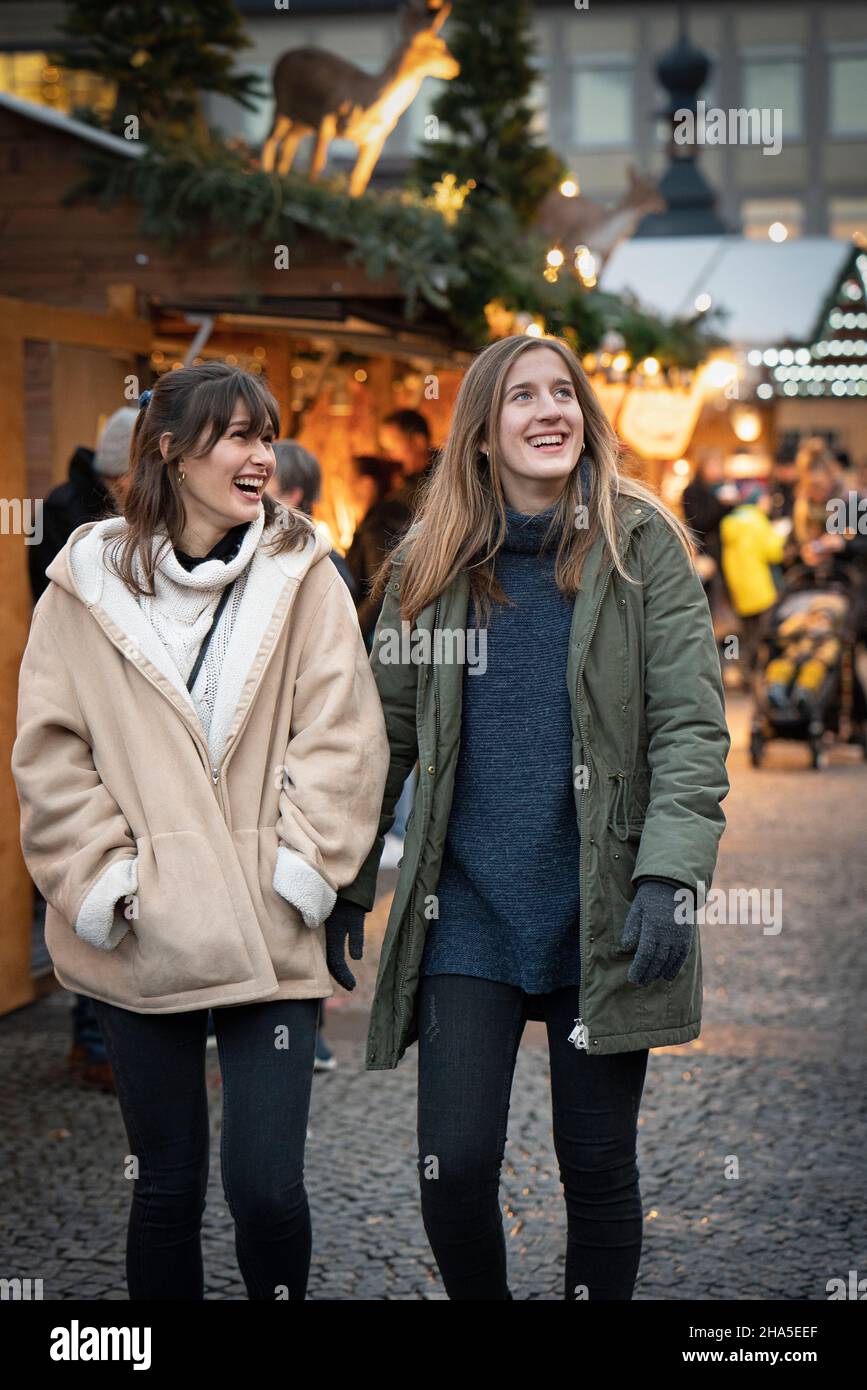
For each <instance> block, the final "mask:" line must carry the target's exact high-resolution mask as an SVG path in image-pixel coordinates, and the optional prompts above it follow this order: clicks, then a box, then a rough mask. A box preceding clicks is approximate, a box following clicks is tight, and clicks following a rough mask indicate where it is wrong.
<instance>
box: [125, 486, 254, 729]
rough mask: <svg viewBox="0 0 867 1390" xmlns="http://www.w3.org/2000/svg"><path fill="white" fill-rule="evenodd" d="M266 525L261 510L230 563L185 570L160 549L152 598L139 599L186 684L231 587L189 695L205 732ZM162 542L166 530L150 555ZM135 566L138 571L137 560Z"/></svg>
mask: <svg viewBox="0 0 867 1390" xmlns="http://www.w3.org/2000/svg"><path fill="white" fill-rule="evenodd" d="M264 524H265V509H264V507H260V509H259V512H258V514H257V516H256V518H255V520H253V521H251V523H250V525H249V527H248V529H247V531H246V533H245V535H244V538H243V540H242V542H241V546H240V548H239V550H238V553H237V555H236V556H235V557H234V559H232V560H229V561H226V560H221V559H219V558H214V559H213V560H206V561H203V563H202V564H200V565H196V566H195V568H194V569H192V570H186V569H184V567H183V565H182V564H181V563H180V561H179V560H178V557H177V556H176V554H175V552H174V549H173V548H172V547H171V546H164V549H163V553H162V555H161V556H160V558H159V560H158V561H157V564H156V568H155V569H154V577H153V588H154V592H153V594H147V593H142V594H139V595H138V604H139V607H140V608H141V609H142V612H143V613H144V615H145V617H146V618H147V619H148V622H149V623H150V624H151V627H152V628H153V629H154V631H155V632H156V634H157V636H158V637H159V639H160V641H161V642H162V644H163V646H164V647H165V649H166V651H167V653H168V655H169V656H170V658H171V660H172V662H173V663H174V666H175V668H176V670H177V671H178V673H179V675H180V676H181V678H182V679H183V681H184V682H186V681H187V679H188V677H189V675H190V672H191V670H192V668H193V663H194V661H195V659H196V653H197V652H198V650H199V648H200V646H201V645H202V642H203V641H204V638H205V636H206V635H207V633H208V630H209V628H210V626H211V621H212V618H213V616H214V613H215V611H216V608H217V604H218V603H219V601H220V597H221V595H222V593H223V591H224V589H225V588H226V586H227V585H228V584H232V583H233V582H234V589H233V591H232V594H231V597H230V600H229V603H228V606H227V608H226V610H225V612H224V613H223V614H222V616H221V619H220V623H219V626H218V627H217V629H216V631H215V632H214V634H213V637H212V639H211V642H210V645H209V646H208V648H207V653H206V656H205V659H204V663H203V665H202V668H201V670H200V672H199V676H198V678H197V680H196V684H195V686H194V687H193V691H192V697H193V703H194V704H195V706H196V709H197V711H198V714H199V719H200V721H201V723H202V726H203V728H204V729H205V732H206V733H207V732H208V730H209V728H210V722H211V715H212V713H213V709H214V702H215V700H216V696H217V688H218V685H219V680H220V670H221V667H222V662H223V658H224V656H225V653H226V650H227V648H228V644H229V640H230V638H231V635H232V630H233V628H234V624H235V618H236V617H237V614H238V610H239V608H240V605H241V599H242V597H243V594H244V589H245V587H246V582H247V574H248V571H249V567H250V563H251V561H252V559H253V557H254V555H255V553H256V547H257V546H258V544H259V540H260V537H261V535H262V531H263V528H264ZM164 537H165V532H164V531H163V532H160V533H157V534H156V535H155V536H154V537H153V542H152V545H153V551H152V553H153V554H155V555H156V554H157V552H158V548H159V546H160V544H161V542H162V541H163V538H164ZM136 566H137V568H138V562H137V561H136Z"/></svg>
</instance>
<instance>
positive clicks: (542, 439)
mask: <svg viewBox="0 0 867 1390" xmlns="http://www.w3.org/2000/svg"><path fill="white" fill-rule="evenodd" d="M568 438H569V435H568V433H566V432H565V431H563V430H550V431H549V432H548V433H547V434H531V435H528V436H527V443H528V444H529V445H530V446H531V447H532V448H533V449H538V450H540V451H541V452H544V451H545V450H546V449H548V450H551V451H552V452H553V450H555V449H562V447H563V445H564V444H565V443H566V440H567V439H568Z"/></svg>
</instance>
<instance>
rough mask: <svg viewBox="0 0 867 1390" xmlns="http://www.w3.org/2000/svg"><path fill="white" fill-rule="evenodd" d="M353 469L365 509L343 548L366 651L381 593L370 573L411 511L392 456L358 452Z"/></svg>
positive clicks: (371, 635) (381, 558)
mask: <svg viewBox="0 0 867 1390" xmlns="http://www.w3.org/2000/svg"><path fill="white" fill-rule="evenodd" d="M355 471H356V488H357V490H358V492H359V493H361V494H362V495H363V496H364V498H365V502H366V510H365V512H364V515H363V516H362V518H361V521H360V522H359V523H358V526H357V527H356V530H355V535H354V536H353V537H352V544H351V545H350V547H349V549H348V550H347V552H346V563H347V565H348V567H349V571H350V573H351V575H352V578H353V580H354V582H355V586H356V599H355V606H356V608H357V610H358V621H359V623H360V624H361V635H362V637H363V638H364V644H365V646H366V647H367V650H368V651H370V647H371V642H372V640H373V630H374V628H375V627H376V620H377V618H378V617H379V610H380V609H381V607H382V594H381V593H380V594H374V593H372V592H371V588H372V580H373V576H374V575H375V574H376V572H377V570H378V569H379V567H380V565H381V564H382V562H383V560H384V559H385V556H386V553H387V552H388V551H389V550H390V549H391V547H392V546H393V545H394V544H395V543H396V542H397V541H398V540H399V539H400V537H401V536H402V535H403V534H404V532H405V531H406V529H407V527H408V526H409V524H410V520H411V512H410V509H409V507H408V506H407V505H406V503H405V502H404V501H402V500H401V497H400V496H399V495H398V488H397V487H396V486H395V483H396V481H397V480H398V479H399V478H400V468H399V466H398V464H396V463H395V462H394V461H393V460H392V459H383V458H379V457H378V456H377V455H373V454H360V455H359V456H358V457H357V458H356V459H355Z"/></svg>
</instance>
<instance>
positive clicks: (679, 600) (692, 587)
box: [339, 496, 730, 1070]
mask: <svg viewBox="0 0 867 1390" xmlns="http://www.w3.org/2000/svg"><path fill="white" fill-rule="evenodd" d="M616 505H617V507H618V512H619V516H620V519H621V526H622V528H623V534H624V541H625V546H624V551H623V554H624V560H625V567H626V570H627V573H628V574H630V575H631V576H632V577H633V578H634V579H637V580H639V581H641V582H640V583H638V584H635V583H633V584H630V583H629V582H627V581H625V580H624V579H623V578H622V577H621V576H620V575H619V574H618V573H617V571H616V569H615V568H614V565H613V562H612V561H611V558H610V556H609V555H608V554H607V552H606V549H605V547H604V541H603V538H602V536H601V535H600V536H599V537H598V538H597V540H596V542H595V544H594V546H593V548H592V549H591V551H590V553H589V555H588V557H587V560H586V563H585V567H584V573H583V577H582V587H581V589H580V590H579V592H578V593H577V595H576V597H575V606H574V612H573V618H572V627H571V634H570V639H569V656H568V663H567V672H566V675H567V680H568V684H569V691H570V695H571V699H572V761H573V769H574V774H575V775H574V777H573V782H574V785H575V810H576V815H577V817H578V825H579V829H580V835H581V853H580V865H576V866H575V871H576V872H578V873H580V876H581V877H580V896H581V921H580V952H581V987H580V1011H579V1012H580V1019H579V1020H578V1024H579V1026H578V1030H577V1041H576V1046H583V1047H584V1048H586V1050H587V1051H588V1052H589V1054H590V1055H591V1056H593V1055H596V1056H601V1055H603V1054H604V1053H609V1052H627V1051H632V1050H634V1049H637V1048H644V1047H661V1046H663V1045H671V1044H676V1043H685V1042H689V1041H690V1040H691V1039H692V1038H695V1037H698V1034H699V1031H700V1028H701V1005H702V968H701V943H700V939H699V929H698V927H696V930H695V932H694V937H693V946H692V950H691V951H690V954H689V956H688V957H687V960H686V962H685V963H684V966H683V968H682V969H681V971H680V972H679V974H678V975H677V976H676V978H675V979H674V980H663V979H660V980H656V981H654V982H653V983H652V984H650V985H644V986H640V985H633V984H631V983H630V982H629V981H628V980H627V978H626V975H627V971H628V969H629V965H630V962H631V959H632V956H631V954H625V953H618V952H617V947H618V943H619V941H620V937H621V934H622V931H623V925H624V921H625V918H626V913H627V911H628V908H629V904H630V902H631V900H632V898H633V896H634V894H635V884H634V881H633V880H634V879H636V878H639V877H641V876H642V875H646V874H647V875H653V876H658V877H661V878H671V879H677V880H679V881H680V882H683V883H689V884H695V885H696V887H697V886H698V884H699V883H703V884H704V889H705V891H708V890H709V889H710V886H711V883H712V879H713V873H714V868H715V866H716V858H717V851H718V847H719V840H720V836H721V834H722V831H723V828H724V825H725V816H724V814H723V811H722V808H721V804H720V803H721V802H722V800H723V799H724V797H725V796H726V794H727V792H728V790H729V781H728V776H727V773H726V766H725V763H726V757H727V755H728V750H729V746H730V740H729V734H728V729H727V726H726V720H725V714H724V699H723V687H722V678H721V673H720V664H719V657H718V653H717V649H716V644H715V642H714V636H713V630H712V625H711V619H710V612H709V609H708V604H707V599H706V598H705V594H704V590H703V588H702V585H701V581H700V580H699V578H698V576H697V575H696V573H695V572H694V570H693V567H692V565H691V563H690V561H689V558H688V556H687V555H686V552H685V551H684V549H683V547H682V546H681V544H680V542H679V540H678V538H677V536H676V535H675V534H674V533H673V532H672V530H671V528H670V527H669V526H668V524H667V523H666V522H665V520H664V519H663V518H662V517H661V516H660V515H659V513H658V511H657V509H656V508H655V507H654V506H653V505H651V504H650V503H648V502H645V501H643V500H635V499H634V498H629V497H622V496H621V497H620V498H619V499H618V501H617V504H616ZM401 563H402V559H401V557H400V556H398V557H397V559H396V560H395V562H394V564H393V566H392V568H391V571H390V576H389V580H388V584H387V589H386V593H385V599H384V603H383V608H382V612H381V614H380V617H379V621H378V623H377V626H376V632H375V634H374V643H373V651H372V654H371V665H372V668H373V672H374V676H375V679H376V683H377V686H378V689H379V693H380V698H381V700H382V707H383V712H384V715H385V723H386V729H387V733H388V740H389V745H390V749H391V760H390V766H389V771H388V777H387V781H386V787H385V794H384V798H383V805H382V813H381V816H380V824H379V834H378V836H377V839H376V841H375V843H374V845H373V848H372V849H371V851H370V854H369V855H368V857H367V859H366V860H365V863H364V864H363V866H362V868H361V869H360V871H359V873H358V875H357V877H356V878H355V880H354V881H353V883H352V884H350V885H348V886H346V887H344V888H342V889H341V890H340V892H339V897H341V898H343V899H346V900H348V901H350V902H354V903H356V904H360V905H361V906H363V907H364V908H365V910H366V911H368V912H369V911H370V910H371V908H372V906H373V903H374V899H375V892H376V877H377V872H378V868H379V861H380V858H381V856H382V850H383V846H384V840H385V835H386V833H387V831H388V830H389V829H390V827H391V826H392V824H393V822H394V808H395V806H396V804H397V800H398V797H399V796H400V792H401V789H402V787H403V783H404V780H405V779H406V777H407V775H408V773H409V772H410V771H411V769H412V768H413V766H414V764H415V761H416V758H418V759H419V779H418V786H417V790H416V794H415V801H414V805H413V809H412V812H411V814H410V817H409V820H408V823H407V833H406V841H405V847H404V854H403V858H402V860H401V864H400V874H399V878H398V882H397V887H396V889H395V893H394V899H393V902H392V906H391V912H390V915H389V919H388V926H387V929H386V934H385V939H384V941H383V947H382V954H381V957H380V962H379V973H378V976H377V982H376V991H375V996H374V1001H373V1007H372V1011H371V1017H370V1025H369V1034H368V1045H367V1059H366V1066H367V1069H368V1070H381V1069H384V1068H390V1067H396V1066H397V1064H398V1062H399V1061H400V1060H401V1058H402V1057H403V1055H404V1053H405V1051H406V1049H407V1047H408V1046H409V1045H410V1044H411V1043H413V1042H415V1041H416V1040H417V1038H418V1029H417V1023H416V1015H415V995H416V988H417V986H418V980H419V965H420V962H421V957H422V951H423V949H424V939H425V930H426V927H427V922H428V920H429V919H430V916H431V912H430V908H429V906H428V905H429V904H430V903H431V901H432V897H433V895H435V893H436V889H437V884H438V881H439V872H440V864H441V861H442V855H443V848H444V844H445V836H446V827H447V824H448V819H449V811H450V807H451V799H452V792H453V787H454V778H455V769H456V764H457V757H458V746H459V741H460V732H461V703H462V693H463V673H464V672H463V663H462V662H461V663H458V662H457V661H449V660H447V659H441V660H440V661H437V660H436V659H433V660H427V661H423V662H420V661H417V660H416V661H413V660H406V659H403V660H401V661H394V660H392V659H390V658H391V657H393V655H394V639H393V638H392V640H391V642H390V643H388V644H386V643H385V642H384V641H383V638H385V637H386V636H387V635H388V634H393V633H397V634H400V633H401V630H402V629H401V615H400V606H399V603H400V576H401ZM468 606H469V581H468V579H467V576H466V574H461V575H459V576H458V578H457V579H455V580H454V581H453V582H452V584H451V585H450V586H449V588H448V589H447V590H446V591H445V592H444V593H442V594H441V595H440V597H439V598H438V599H437V600H436V601H434V602H432V603H430V604H429V605H428V606H427V607H426V608H425V609H424V610H423V612H422V613H420V614H419V616H418V619H417V622H416V624H415V627H416V628H417V629H418V630H419V637H418V638H417V639H416V641H417V642H420V641H422V640H426V641H428V642H430V644H431V646H430V650H431V652H432V653H433V654H434V656H435V654H436V651H437V647H436V643H435V641H434V635H435V633H436V632H438V631H439V632H441V633H445V634H449V633H456V632H457V633H460V632H465V631H466V626H467V618H468ZM422 632H424V633H426V634H428V636H427V638H426V639H424V638H423V637H422ZM404 635H405V636H406V637H408V636H409V630H408V624H406V623H404ZM413 636H415V633H413ZM409 647H410V643H409V642H404V651H406V650H407V649H408V648H409ZM387 648H388V650H387ZM441 651H442V652H444V653H448V651H449V642H448V640H447V639H446V640H444V641H443V645H442V648H441ZM385 655H388V657H389V659H388V660H383V656H385ZM426 906H428V910H427V912H426ZM540 910H542V911H544V904H540Z"/></svg>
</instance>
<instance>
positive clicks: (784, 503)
mask: <svg viewBox="0 0 867 1390" xmlns="http://www.w3.org/2000/svg"><path fill="white" fill-rule="evenodd" d="M797 482H798V465H797V462H796V460H795V457H794V455H793V454H791V453H789V452H782V451H781V452H780V453H779V454H778V455H777V457H776V458H775V459H774V464H773V470H772V472H771V494H770V495H771V510H770V513H769V515H770V518H771V521H791V519H792V512H793V510H794V506H795V489H796V487H797Z"/></svg>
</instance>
